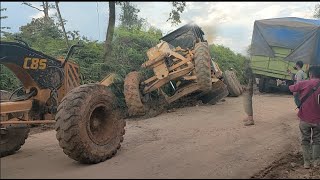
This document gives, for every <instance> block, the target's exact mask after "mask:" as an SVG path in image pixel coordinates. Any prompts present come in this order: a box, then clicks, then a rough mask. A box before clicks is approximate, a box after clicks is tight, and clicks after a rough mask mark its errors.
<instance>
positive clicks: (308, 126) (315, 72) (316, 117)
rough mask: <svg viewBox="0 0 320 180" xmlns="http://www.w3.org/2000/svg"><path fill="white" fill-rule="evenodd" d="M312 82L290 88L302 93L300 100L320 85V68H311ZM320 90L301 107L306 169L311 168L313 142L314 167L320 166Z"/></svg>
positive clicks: (299, 83) (300, 115)
mask: <svg viewBox="0 0 320 180" xmlns="http://www.w3.org/2000/svg"><path fill="white" fill-rule="evenodd" d="M309 77H310V80H305V81H300V82H298V83H297V84H295V85H292V86H289V89H290V91H291V92H297V93H300V100H301V99H302V98H303V97H305V96H306V95H307V94H308V93H309V92H310V91H311V90H312V89H313V88H315V87H317V86H318V85H319V83H320V66H313V67H310V68H309ZM319 101H320V88H318V89H317V90H316V91H314V92H313V94H312V95H311V96H309V97H308V99H306V100H305V102H304V103H303V104H302V105H301V106H300V108H299V112H298V117H299V118H300V125H299V127H300V131H301V134H302V142H301V145H302V151H303V159H304V167H305V168H310V166H311V153H310V151H311V140H312V159H313V164H314V167H317V166H319V165H320V102H319Z"/></svg>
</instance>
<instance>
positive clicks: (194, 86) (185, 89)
mask: <svg viewBox="0 0 320 180" xmlns="http://www.w3.org/2000/svg"><path fill="white" fill-rule="evenodd" d="M198 90H199V86H198V85H197V83H191V84H188V85H186V86H185V87H183V88H180V89H179V90H177V91H176V93H175V94H174V95H172V96H170V97H168V96H167V95H166V94H165V93H164V92H163V91H161V92H162V94H163V95H164V96H165V99H166V101H167V102H168V103H173V102H174V101H176V100H178V99H180V98H182V97H184V96H186V95H188V94H191V93H193V92H196V91H198Z"/></svg>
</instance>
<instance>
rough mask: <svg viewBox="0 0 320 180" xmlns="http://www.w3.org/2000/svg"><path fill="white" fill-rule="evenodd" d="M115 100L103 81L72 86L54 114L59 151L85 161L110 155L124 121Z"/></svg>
mask: <svg viewBox="0 0 320 180" xmlns="http://www.w3.org/2000/svg"><path fill="white" fill-rule="evenodd" d="M115 103H116V97H115V96H114V94H113V93H112V92H111V91H110V90H109V89H108V88H107V87H105V86H103V85H99V84H85V85H81V86H79V87H77V88H74V89H72V90H71V91H70V92H69V93H68V94H67V95H66V96H65V97H64V98H63V99H62V102H61V103H60V105H59V106H58V112H57V114H56V121H57V122H56V125H55V129H56V137H57V139H58V141H59V145H60V147H61V148H62V149H63V152H64V153H65V154H66V155H68V156H69V157H70V158H72V159H74V160H76V161H79V162H81V163H86V164H93V163H99V162H102V161H105V160H107V159H109V158H111V157H112V156H114V155H115V154H116V153H117V150H118V149H119V148H120V143H121V142H122V141H123V135H124V133H125V129H124V127H125V125H126V122H125V121H124V120H123V119H122V118H121V115H120V111H119V108H118V106H117V104H115Z"/></svg>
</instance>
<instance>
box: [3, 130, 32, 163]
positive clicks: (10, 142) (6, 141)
mask: <svg viewBox="0 0 320 180" xmlns="http://www.w3.org/2000/svg"><path fill="white" fill-rule="evenodd" d="M29 131H30V129H29V128H28V126H27V125H15V126H8V127H6V128H5V130H4V132H5V133H2V132H1V135H0V157H5V156H8V155H11V154H14V153H15V152H16V151H18V150H19V149H20V148H21V146H22V145H23V144H24V143H25V140H26V139H27V138H28V134H29Z"/></svg>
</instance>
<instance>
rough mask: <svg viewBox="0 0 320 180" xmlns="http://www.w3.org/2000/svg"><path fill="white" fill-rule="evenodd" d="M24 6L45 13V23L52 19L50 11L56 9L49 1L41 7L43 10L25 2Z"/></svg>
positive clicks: (44, 2)
mask: <svg viewBox="0 0 320 180" xmlns="http://www.w3.org/2000/svg"><path fill="white" fill-rule="evenodd" d="M22 4H23V5H26V6H29V7H31V8H33V9H36V10H38V11H40V12H43V14H44V20H45V21H46V20H49V19H50V16H49V10H50V9H52V8H54V5H53V4H51V3H49V2H48V1H42V5H40V6H41V7H42V9H40V8H38V7H36V6H34V5H33V4H31V3H27V2H23V3H22Z"/></svg>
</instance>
